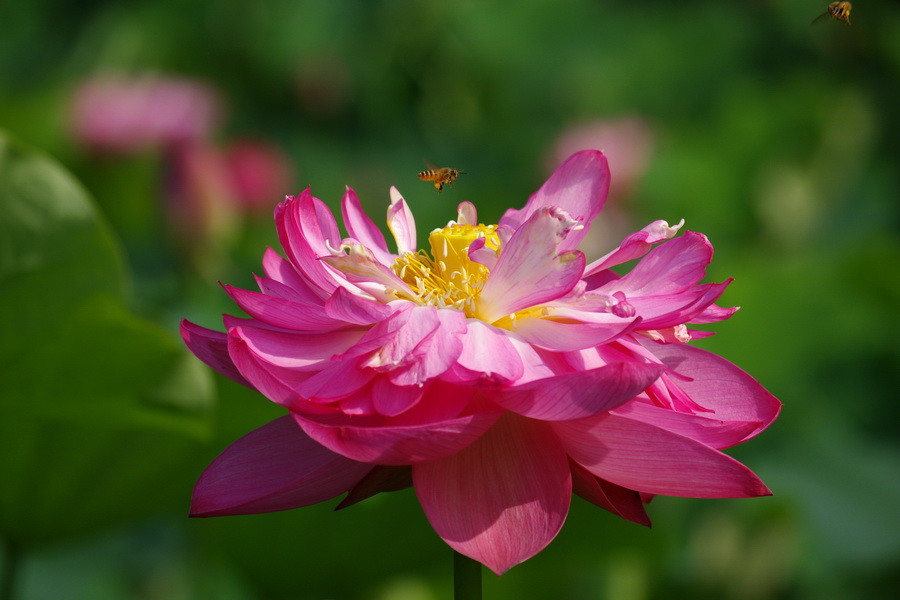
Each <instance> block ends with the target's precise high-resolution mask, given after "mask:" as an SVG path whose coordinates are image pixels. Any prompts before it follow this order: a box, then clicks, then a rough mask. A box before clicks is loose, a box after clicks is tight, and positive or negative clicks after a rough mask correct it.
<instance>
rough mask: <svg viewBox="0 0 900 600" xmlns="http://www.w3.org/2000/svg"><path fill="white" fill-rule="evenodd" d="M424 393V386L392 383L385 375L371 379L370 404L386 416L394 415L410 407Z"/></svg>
mask: <svg viewBox="0 0 900 600" xmlns="http://www.w3.org/2000/svg"><path fill="white" fill-rule="evenodd" d="M424 393H425V388H424V386H419V385H394V384H393V383H392V382H391V380H390V379H388V378H387V377H376V378H375V379H374V380H373V381H372V388H371V394H372V406H373V408H374V409H375V410H376V411H378V413H379V414H382V415H384V416H386V417H395V416H397V415H399V414H401V413H404V412H406V411H407V410H409V409H410V408H412V407H413V406H414V405H415V404H416V403H417V402H418V401H419V400H420V399H421V398H422V395H423V394H424Z"/></svg>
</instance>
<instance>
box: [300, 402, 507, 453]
mask: <svg viewBox="0 0 900 600" xmlns="http://www.w3.org/2000/svg"><path fill="white" fill-rule="evenodd" d="M500 415H501V413H500V412H483V413H477V414H474V415H468V416H465V417H457V418H455V419H448V420H446V421H440V422H437V423H427V424H423V425H407V426H382V427H350V426H344V425H335V426H330V425H325V424H323V422H324V421H321V420H316V421H311V420H309V419H305V418H304V417H302V416H300V415H297V414H295V415H294V417H295V418H296V420H297V422H298V423H299V424H300V427H302V428H303V430H304V431H305V432H306V433H307V434H308V435H309V436H310V437H311V438H313V439H314V440H316V441H317V442H319V443H320V444H322V445H323V446H325V447H326V448H329V449H331V450H333V451H334V452H337V453H338V454H342V455H344V456H346V457H347V458H352V459H353V460H358V461H360V462H370V463H374V464H379V465H409V464H416V463H419V462H423V461H430V460H436V459H439V458H443V457H445V456H448V455H450V454H453V453H454V452H458V451H460V450H462V449H463V448H465V447H466V446H468V445H469V444H471V443H472V442H474V441H475V440H476V439H478V438H479V437H480V436H481V435H482V434H483V433H484V432H485V431H487V430H488V429H489V428H490V427H491V425H493V424H494V422H496V420H497V419H498V418H499V417H500Z"/></svg>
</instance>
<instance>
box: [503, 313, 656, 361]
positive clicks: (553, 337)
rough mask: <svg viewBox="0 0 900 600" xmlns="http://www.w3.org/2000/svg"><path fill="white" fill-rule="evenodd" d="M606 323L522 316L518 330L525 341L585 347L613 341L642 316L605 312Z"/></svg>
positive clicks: (564, 347) (552, 346) (559, 348)
mask: <svg viewBox="0 0 900 600" xmlns="http://www.w3.org/2000/svg"><path fill="white" fill-rule="evenodd" d="M598 316H601V317H605V318H606V320H607V322H606V323H571V322H568V323H561V322H559V321H553V320H551V319H522V320H521V321H518V322H517V323H516V327H515V329H514V331H515V333H516V334H517V335H518V336H519V337H521V338H522V339H523V340H525V341H526V342H528V343H530V344H533V345H535V346H538V347H540V348H546V349H548V350H555V351H558V352H567V351H569V350H582V349H584V348H591V347H593V346H599V345H601V344H605V343H607V342H610V341H612V340H614V339H616V338H618V337H621V336H623V335H625V334H626V333H628V332H629V331H631V330H632V329H634V328H635V327H636V326H637V325H638V323H639V322H640V319H639V318H638V319H626V318H622V317H617V316H615V315H613V314H609V313H603V314H600V315H598Z"/></svg>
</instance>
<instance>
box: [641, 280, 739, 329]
mask: <svg viewBox="0 0 900 600" xmlns="http://www.w3.org/2000/svg"><path fill="white" fill-rule="evenodd" d="M731 282H732V280H731V279H728V280H727V281H724V282H723V283H706V284H702V285H694V286H691V287H689V288H687V289H685V290H684V291H682V292H680V293H677V294H666V295H660V296H639V297H636V298H629V299H628V303H629V304H631V306H632V307H634V310H635V311H636V313H637V314H639V315H640V316H641V317H642V321H641V325H640V328H641V329H665V328H667V327H674V326H676V325H681V324H683V323H693V322H694V321H693V319H694V318H695V317H696V316H697V315H699V314H701V313H702V312H703V311H704V310H706V308H707V307H708V306H709V305H710V304H712V303H713V302H715V301H716V300H717V299H718V298H719V296H721V295H722V293H723V292H724V291H725V288H727V287H728V285H729V284H730V283H731Z"/></svg>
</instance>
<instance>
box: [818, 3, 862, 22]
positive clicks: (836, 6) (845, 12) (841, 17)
mask: <svg viewBox="0 0 900 600" xmlns="http://www.w3.org/2000/svg"><path fill="white" fill-rule="evenodd" d="M851 8H853V5H852V4H850V3H849V2H832V3H831V4H829V5H828V9H827V10H826V11H825V12H823V13H822V14H821V15H819V16H818V17H816V18H815V19H813V22H812V23H811V25H815V24H816V23H818V22H819V21H821V20H822V19H825V18H826V17H831V18H832V19H836V20H838V21H841V22H843V23H846V24H847V25H849V24H850V9H851Z"/></svg>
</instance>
